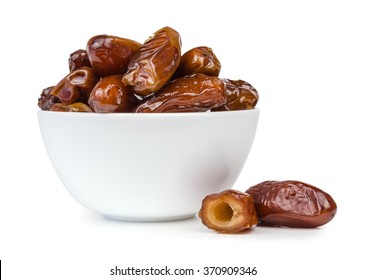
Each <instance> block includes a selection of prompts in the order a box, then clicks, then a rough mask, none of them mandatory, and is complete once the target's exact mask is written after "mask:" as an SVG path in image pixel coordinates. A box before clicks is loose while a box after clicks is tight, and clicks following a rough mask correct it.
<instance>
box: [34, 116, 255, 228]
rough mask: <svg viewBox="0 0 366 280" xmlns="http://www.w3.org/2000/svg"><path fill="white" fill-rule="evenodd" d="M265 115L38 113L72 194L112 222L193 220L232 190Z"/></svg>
mask: <svg viewBox="0 0 366 280" xmlns="http://www.w3.org/2000/svg"><path fill="white" fill-rule="evenodd" d="M258 118H259V110H258V109H253V110H246V111H232V112H206V113H165V114H164V113H159V114H156V113H151V114H133V113H114V114H97V113H73V112H72V113H71V112H70V113H69V112H50V111H38V120H39V126H40V129H41V133H42V137H43V141H44V143H45V146H46V149H47V152H48V155H49V157H50V159H51V162H52V164H53V166H54V168H55V170H56V172H57V174H58V176H59V178H60V179H61V181H62V183H63V184H64V186H65V187H66V188H67V190H68V191H69V192H70V194H71V195H72V196H73V197H74V198H75V199H76V200H77V201H79V202H80V203H81V204H82V205H84V206H85V207H86V208H88V209H90V210H93V211H95V212H97V213H100V214H102V215H104V216H105V217H107V218H111V219H118V220H127V221H169V220H178V219H184V218H189V217H192V216H194V215H195V214H196V213H197V212H198V211H199V209H200V206H201V202H202V199H203V198H204V197H205V196H206V195H208V194H211V193H215V192H219V191H222V190H224V189H227V188H230V187H232V186H233V185H234V183H235V181H236V179H237V178H238V176H239V174H240V172H241V170H242V168H243V166H244V163H245V161H246V159H247V156H248V153H249V151H250V148H251V146H252V143H253V139H254V135H255V131H256V127H257V122H258Z"/></svg>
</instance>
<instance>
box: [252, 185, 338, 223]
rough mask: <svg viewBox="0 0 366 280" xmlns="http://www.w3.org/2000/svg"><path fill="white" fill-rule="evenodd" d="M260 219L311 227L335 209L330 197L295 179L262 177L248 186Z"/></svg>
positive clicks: (326, 219) (333, 214)
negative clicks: (275, 179) (255, 183)
mask: <svg viewBox="0 0 366 280" xmlns="http://www.w3.org/2000/svg"><path fill="white" fill-rule="evenodd" d="M246 193H248V194H250V195H251V196H252V197H253V199H254V204H255V208H256V211H257V215H258V218H259V220H260V221H261V222H263V223H266V224H271V225H275V226H284V227H293V228H314V227H318V226H321V225H324V224H326V223H328V222H329V221H331V220H332V219H333V217H334V216H335V214H336V212H337V205H336V203H335V201H334V200H333V198H332V197H331V196H330V195H329V194H327V193H326V192H324V191H322V190H321V189H319V188H316V187H314V186H312V185H309V184H306V183H303V182H299V181H265V182H262V183H260V184H258V185H255V186H253V187H251V188H249V189H248V190H247V191H246Z"/></svg>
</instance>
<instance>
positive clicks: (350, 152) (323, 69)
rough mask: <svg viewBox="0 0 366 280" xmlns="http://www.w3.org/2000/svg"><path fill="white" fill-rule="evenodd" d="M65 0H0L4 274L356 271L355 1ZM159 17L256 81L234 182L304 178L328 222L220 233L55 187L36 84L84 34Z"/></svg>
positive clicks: (360, 130)
mask: <svg viewBox="0 0 366 280" xmlns="http://www.w3.org/2000/svg"><path fill="white" fill-rule="evenodd" d="M72 2H74V3H72ZM72 2H70V3H68V2H67V1H57V2H53V1H48V2H47V1H44V2H43V3H42V2H40V1H36V0H35V1H2V2H1V4H0V26H1V35H0V40H1V41H0V56H1V59H0V71H1V76H0V79H1V81H0V84H1V90H0V95H1V99H0V100H1V106H0V121H1V136H0V152H1V153H0V161H1V173H0V259H1V260H2V276H3V277H4V279H8V280H11V279H53V280H57V279H89V280H94V279H98V280H102V279H104V280H106V279H113V278H116V279H123V277H112V276H109V269H110V268H113V267H114V266H116V265H118V266H119V267H128V266H134V267H140V268H144V267H145V268H149V267H151V266H154V267H163V266H165V265H168V266H170V267H171V268H194V269H195V270H198V269H200V270H202V269H203V267H204V266H251V267H254V266H255V267H256V268H257V271H258V274H257V275H256V276H250V277H249V275H246V276H244V279H246V278H248V279H250V278H252V279H294V278H296V279H334V278H337V279H342V278H346V277H347V278H349V279H360V275H361V274H362V273H363V271H364V262H363V261H362V260H361V259H362V257H364V251H365V249H366V246H365V230H364V229H365V222H364V216H365V214H364V213H365V205H364V204H363V203H364V201H365V197H366V191H365V189H366V182H365V158H366V150H365V142H366V137H365V121H366V110H365V106H366V97H365V96H366V86H365V78H366V40H365V39H366V37H365V36H366V32H365V26H366V16H365V8H364V6H363V3H362V2H363V1H229V0H226V1H156V0H155V1H108V0H103V1H91V0H89V1H85V2H82V1H79V2H77V1H72ZM76 2H77V3H76ZM166 25H168V26H171V27H173V28H175V29H176V30H177V31H179V32H180V34H181V37H182V41H183V51H186V50H188V49H190V48H192V47H195V46H199V45H207V46H210V47H212V48H213V50H214V52H215V53H216V55H217V56H218V58H219V59H220V61H221V64H222V72H221V77H227V78H232V79H239V78H240V79H244V80H247V81H248V82H250V83H251V84H252V85H253V86H255V87H256V88H257V90H258V91H259V93H260V101H259V103H258V108H260V110H261V116H260V121H259V126H258V130H257V135H256V139H255V142H254V144H253V147H252V151H251V153H250V155H249V158H248V160H247V163H246V165H245V167H244V169H243V172H242V174H241V176H240V177H239V179H238V181H237V183H236V185H235V186H234V187H235V188H236V189H239V190H243V191H244V190H246V189H247V188H248V187H250V186H252V185H254V184H257V183H259V182H261V181H264V180H270V179H272V180H284V179H295V180H300V181H304V182H308V183H311V184H313V185H316V186H318V187H320V188H322V189H324V190H325V191H327V192H328V193H330V194H331V195H332V196H333V198H334V199H335V200H336V202H337V204H338V213H337V215H336V217H335V218H334V220H333V221H332V222H330V223H329V224H327V225H325V226H323V227H321V228H318V229H308V230H301V229H284V228H262V227H257V228H254V229H253V230H251V231H250V232H247V233H245V234H237V235H220V234H216V233H213V232H211V231H209V230H208V229H206V228H205V227H204V226H203V225H201V223H200V221H199V220H198V219H197V218H195V219H190V220H185V221H180V222H169V223H147V224H145V223H124V222H112V221H108V220H105V219H103V218H101V217H99V216H98V215H96V214H94V213H92V212H90V211H88V210H86V209H84V208H83V207H82V206H80V205H79V204H77V202H76V201H74V199H73V198H72V197H71V196H70V195H69V194H68V193H67V192H66V190H65V189H64V187H63V186H62V185H61V183H60V181H59V180H58V178H57V175H56V174H55V172H54V171H53V168H52V166H51V164H50V162H49V160H48V157H47V155H46V153H45V149H44V146H43V143H42V139H41V137H40V133H39V129H38V123H37V118H36V111H37V110H38V108H37V106H36V103H37V98H38V96H39V94H40V92H41V90H42V89H43V88H45V87H47V86H51V85H54V84H56V83H57V82H58V81H59V80H60V79H61V78H62V77H63V76H65V75H66V74H67V71H68V66H67V59H68V56H69V54H70V53H71V52H73V51H74V50H76V49H79V48H85V44H86V42H87V40H88V39H89V38H90V37H91V36H93V35H96V34H103V33H106V34H112V35H117V36H121V37H126V38H131V39H134V40H136V41H140V42H143V41H144V40H145V39H146V38H147V37H148V36H150V35H151V34H152V33H153V32H154V31H156V30H157V29H159V28H161V27H164V26H166ZM228 137H230V135H228ZM75 156H77V155H75ZM141 172H142V173H143V170H141ZM360 253H361V254H360ZM147 278H149V279H160V278H159V277H146V279H147ZM168 278H169V279H204V278H207V279H210V278H211V277H203V276H202V274H201V275H200V276H199V275H198V274H197V275H195V276H191V277H165V279H168ZM214 278H217V279H219V278H220V279H241V278H242V277H238V276H237V277H234V276H231V277H214ZM124 279H145V278H143V277H136V276H135V277H132V276H131V277H129V278H128V277H125V278H124Z"/></svg>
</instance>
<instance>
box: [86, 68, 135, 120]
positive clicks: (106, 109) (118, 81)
mask: <svg viewBox="0 0 366 280" xmlns="http://www.w3.org/2000/svg"><path fill="white" fill-rule="evenodd" d="M88 103H89V106H90V107H91V108H92V109H93V111H94V112H97V113H117V112H131V109H132V107H134V106H135V105H136V104H137V99H136V98H135V97H134V95H133V94H132V92H131V90H130V89H129V88H128V87H127V86H125V84H124V83H123V82H122V75H114V76H108V77H104V78H102V79H101V80H100V81H99V82H98V83H97V84H96V85H95V87H94V89H93V91H92V92H91V94H90V97H89V101H88Z"/></svg>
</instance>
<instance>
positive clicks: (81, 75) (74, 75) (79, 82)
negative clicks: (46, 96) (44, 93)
mask: <svg viewBox="0 0 366 280" xmlns="http://www.w3.org/2000/svg"><path fill="white" fill-rule="evenodd" d="M98 80H99V78H98V76H97V75H96V74H95V72H94V71H93V69H91V68H90V67H86V66H83V67H80V68H78V69H76V70H74V71H73V72H71V73H70V74H68V75H67V76H66V77H65V78H63V79H62V80H61V81H60V82H59V83H58V84H57V85H56V86H54V87H53V88H52V90H51V94H52V95H54V96H57V97H58V98H59V99H60V101H61V102H62V103H63V104H66V105H69V104H72V103H76V102H85V103H86V102H87V100H88V98H89V94H90V92H91V91H92V89H93V88H94V86H95V84H96V83H97V82H98Z"/></svg>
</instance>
